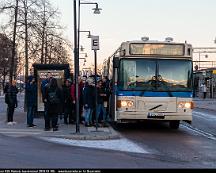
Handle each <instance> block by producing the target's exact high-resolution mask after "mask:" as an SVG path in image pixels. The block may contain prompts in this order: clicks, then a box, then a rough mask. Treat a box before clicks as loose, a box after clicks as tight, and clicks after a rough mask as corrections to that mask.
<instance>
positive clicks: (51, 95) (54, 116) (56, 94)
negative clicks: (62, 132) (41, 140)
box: [44, 78, 62, 131]
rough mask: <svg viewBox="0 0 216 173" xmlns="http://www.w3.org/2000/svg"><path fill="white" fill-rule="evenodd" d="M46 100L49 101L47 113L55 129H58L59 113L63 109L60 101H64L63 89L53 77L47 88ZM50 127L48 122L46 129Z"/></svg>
mask: <svg viewBox="0 0 216 173" xmlns="http://www.w3.org/2000/svg"><path fill="white" fill-rule="evenodd" d="M44 101H45V102H46V103H47V114H48V116H49V118H50V119H51V120H52V128H53V131H57V130H58V126H57V123H58V114H59V112H60V111H61V109H60V105H61V104H60V103H62V96H61V89H60V88H59V87H58V83H57V80H56V79H55V78H52V79H51V81H50V84H49V86H48V87H47V88H46V94H45V99H44ZM49 129H50V122H48V124H46V126H45V130H46V131H47V130H49Z"/></svg>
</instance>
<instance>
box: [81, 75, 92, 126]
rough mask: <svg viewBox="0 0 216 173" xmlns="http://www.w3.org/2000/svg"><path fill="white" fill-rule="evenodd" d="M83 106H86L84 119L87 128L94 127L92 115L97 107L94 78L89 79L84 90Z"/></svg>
mask: <svg viewBox="0 0 216 173" xmlns="http://www.w3.org/2000/svg"><path fill="white" fill-rule="evenodd" d="M83 104H84V112H83V114H84V117H85V126H87V127H88V126H91V125H92V122H93V120H92V113H93V109H94V105H95V87H94V81H93V79H92V78H89V79H87V81H86V84H85V87H84V89H83Z"/></svg>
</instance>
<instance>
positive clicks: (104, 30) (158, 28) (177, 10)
mask: <svg viewBox="0 0 216 173" xmlns="http://www.w3.org/2000/svg"><path fill="white" fill-rule="evenodd" d="M81 1H82V0H81ZM50 2H51V3H53V5H54V6H58V7H59V9H60V11H61V13H62V15H61V19H60V21H61V23H62V24H63V25H64V26H66V27H67V29H66V30H65V34H64V35H65V36H66V37H67V38H68V39H69V40H71V42H72V43H73V0H50ZM82 2H97V3H98V4H99V7H100V8H102V11H101V14H99V15H96V14H93V10H92V8H94V7H95V5H81V30H90V31H91V34H92V35H99V36H100V50H99V51H98V62H99V63H101V62H102V61H103V60H104V59H105V58H107V57H108V56H110V55H111V54H112V53H113V52H114V51H115V50H116V49H117V48H118V46H120V44H121V42H123V41H128V40H139V39H140V38H141V37H143V36H148V37H149V38H150V39H153V40H164V39H165V38H166V37H168V36H169V37H173V38H174V41H176V42H184V41H185V40H186V41H187V42H188V43H191V44H192V45H193V47H207V46H210V47H213V46H215V47H216V44H215V43H214V39H215V37H216V12H215V9H216V1H215V0H95V1H93V0H83V1H82ZM80 44H81V45H83V46H84V47H85V48H86V50H85V52H87V53H88V55H89V57H88V58H87V61H88V62H92V63H93V62H94V54H93V51H91V42H90V39H88V38H87V37H86V33H81V41H80ZM194 60H197V59H194ZM209 60H214V61H216V57H215V58H214V59H209Z"/></svg>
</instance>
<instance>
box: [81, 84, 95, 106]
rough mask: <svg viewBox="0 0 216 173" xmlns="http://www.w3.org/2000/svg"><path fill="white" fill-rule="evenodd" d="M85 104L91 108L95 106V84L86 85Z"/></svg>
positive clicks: (84, 92) (84, 91)
mask: <svg viewBox="0 0 216 173" xmlns="http://www.w3.org/2000/svg"><path fill="white" fill-rule="evenodd" d="M83 105H84V108H90V109H93V108H94V106H95V87H94V86H91V85H87V86H85V87H84V90H83ZM85 105H87V106H85Z"/></svg>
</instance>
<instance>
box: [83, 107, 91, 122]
mask: <svg viewBox="0 0 216 173" xmlns="http://www.w3.org/2000/svg"><path fill="white" fill-rule="evenodd" d="M92 112H93V109H90V108H87V109H85V108H84V111H83V114H84V117H85V123H86V124H90V123H92Z"/></svg>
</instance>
